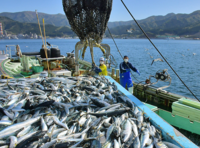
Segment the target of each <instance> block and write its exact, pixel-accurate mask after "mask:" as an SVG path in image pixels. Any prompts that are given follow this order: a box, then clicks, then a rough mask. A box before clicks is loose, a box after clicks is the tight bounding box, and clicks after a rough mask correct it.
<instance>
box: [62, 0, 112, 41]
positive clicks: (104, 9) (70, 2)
mask: <svg viewBox="0 0 200 148" xmlns="http://www.w3.org/2000/svg"><path fill="white" fill-rule="evenodd" d="M63 8H64V11H65V14H66V16H67V18H68V21H69V24H70V25H71V29H72V30H73V31H74V32H75V33H76V34H77V36H78V37H79V39H80V40H81V41H83V40H85V39H89V38H92V39H94V40H95V41H96V42H98V43H99V42H101V40H102V38H103V35H104V33H105V31H106V27H107V23H108V20H109V18H110V13H111V9H112V0H63Z"/></svg>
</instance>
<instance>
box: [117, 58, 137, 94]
mask: <svg viewBox="0 0 200 148" xmlns="http://www.w3.org/2000/svg"><path fill="white" fill-rule="evenodd" d="M119 68H120V84H121V85H122V86H123V87H124V88H126V85H127V88H128V91H129V92H130V93H131V94H133V82H132V79H131V70H133V71H134V72H137V73H138V74H139V75H140V73H139V71H138V70H137V69H136V68H135V67H134V66H133V65H132V64H131V63H129V62H128V56H124V62H122V63H121V64H120V65H119Z"/></svg>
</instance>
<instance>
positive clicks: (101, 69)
mask: <svg viewBox="0 0 200 148" xmlns="http://www.w3.org/2000/svg"><path fill="white" fill-rule="evenodd" d="M99 63H100V65H99V67H95V69H94V71H95V72H96V73H97V74H99V75H100V76H107V75H108V72H107V67H106V65H105V64H104V58H103V57H101V58H100V59H99Z"/></svg>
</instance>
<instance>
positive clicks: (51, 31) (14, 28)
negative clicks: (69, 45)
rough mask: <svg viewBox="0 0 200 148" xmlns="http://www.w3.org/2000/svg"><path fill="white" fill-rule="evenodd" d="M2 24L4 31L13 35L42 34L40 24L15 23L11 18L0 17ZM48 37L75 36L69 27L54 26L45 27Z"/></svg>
mask: <svg viewBox="0 0 200 148" xmlns="http://www.w3.org/2000/svg"><path fill="white" fill-rule="evenodd" d="M0 22H2V24H3V29H4V30H6V31H7V32H8V33H13V34H19V33H23V34H29V33H30V32H32V33H36V34H38V35H39V34H40V32H39V27H38V24H36V23H21V22H18V21H14V20H12V19H10V18H7V17H3V16H0ZM41 27H42V25H41ZM45 30H46V35H47V36H52V37H55V36H63V35H74V33H73V32H72V30H71V29H70V28H69V27H68V26H63V27H57V26H53V25H49V24H47V25H45Z"/></svg>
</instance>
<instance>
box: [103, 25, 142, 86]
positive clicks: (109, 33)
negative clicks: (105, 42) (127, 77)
mask: <svg viewBox="0 0 200 148" xmlns="http://www.w3.org/2000/svg"><path fill="white" fill-rule="evenodd" d="M107 28H108V27H107ZM108 32H109V34H110V36H111V37H112V39H113V42H114V43H115V46H116V48H117V50H118V52H119V54H120V56H121V58H122V59H124V58H123V56H122V54H121V52H120V50H119V48H118V46H117V44H116V42H115V39H114V38H113V36H112V34H111V32H110V29H109V28H108ZM125 64H126V66H127V67H128V68H129V69H130V67H129V66H128V64H127V63H125ZM131 75H132V76H133V77H134V78H135V79H136V80H137V81H138V82H140V81H139V80H138V79H137V78H136V77H135V76H134V75H133V73H132V72H131Z"/></svg>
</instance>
